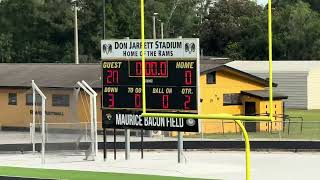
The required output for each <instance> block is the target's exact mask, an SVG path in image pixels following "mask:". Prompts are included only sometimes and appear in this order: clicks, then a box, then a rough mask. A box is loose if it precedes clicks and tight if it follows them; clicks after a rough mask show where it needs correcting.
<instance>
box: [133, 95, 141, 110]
mask: <svg viewBox="0 0 320 180" xmlns="http://www.w3.org/2000/svg"><path fill="white" fill-rule="evenodd" d="M134 107H135V108H141V94H134Z"/></svg>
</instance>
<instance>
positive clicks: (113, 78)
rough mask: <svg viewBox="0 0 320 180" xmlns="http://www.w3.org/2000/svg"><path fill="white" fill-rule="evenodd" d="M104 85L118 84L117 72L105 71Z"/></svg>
mask: <svg viewBox="0 0 320 180" xmlns="http://www.w3.org/2000/svg"><path fill="white" fill-rule="evenodd" d="M106 83H107V84H118V83H119V72H118V70H107V76H106Z"/></svg>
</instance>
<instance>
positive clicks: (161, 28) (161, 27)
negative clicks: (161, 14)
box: [159, 19, 164, 39]
mask: <svg viewBox="0 0 320 180" xmlns="http://www.w3.org/2000/svg"><path fill="white" fill-rule="evenodd" d="M159 22H160V25H161V26H160V32H161V39H163V24H164V23H163V22H162V21H161V20H160V19H159Z"/></svg>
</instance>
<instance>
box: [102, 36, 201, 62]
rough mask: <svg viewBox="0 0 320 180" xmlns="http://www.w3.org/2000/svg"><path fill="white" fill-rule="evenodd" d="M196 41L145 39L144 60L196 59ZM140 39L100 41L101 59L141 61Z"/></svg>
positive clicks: (185, 39)
mask: <svg viewBox="0 0 320 180" xmlns="http://www.w3.org/2000/svg"><path fill="white" fill-rule="evenodd" d="M198 44H199V43H198V39H191V38H190V39H189V38H184V39H146V40H145V44H144V47H145V57H146V59H162V60H163V59H172V58H184V59H197V56H198V52H197V50H198V48H199V47H198ZM141 46H142V45H141V40H140V39H113V40H102V41H101V59H123V58H126V59H138V60H140V61H141V55H142V51H141Z"/></svg>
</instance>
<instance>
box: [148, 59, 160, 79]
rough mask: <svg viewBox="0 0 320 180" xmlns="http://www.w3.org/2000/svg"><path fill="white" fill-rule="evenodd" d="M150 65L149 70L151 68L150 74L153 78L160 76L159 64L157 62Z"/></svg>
mask: <svg viewBox="0 0 320 180" xmlns="http://www.w3.org/2000/svg"><path fill="white" fill-rule="evenodd" d="M148 64H150V65H149V68H150V73H151V75H152V76H157V75H158V72H157V69H158V63H157V62H154V61H153V62H149V63H148Z"/></svg>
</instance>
